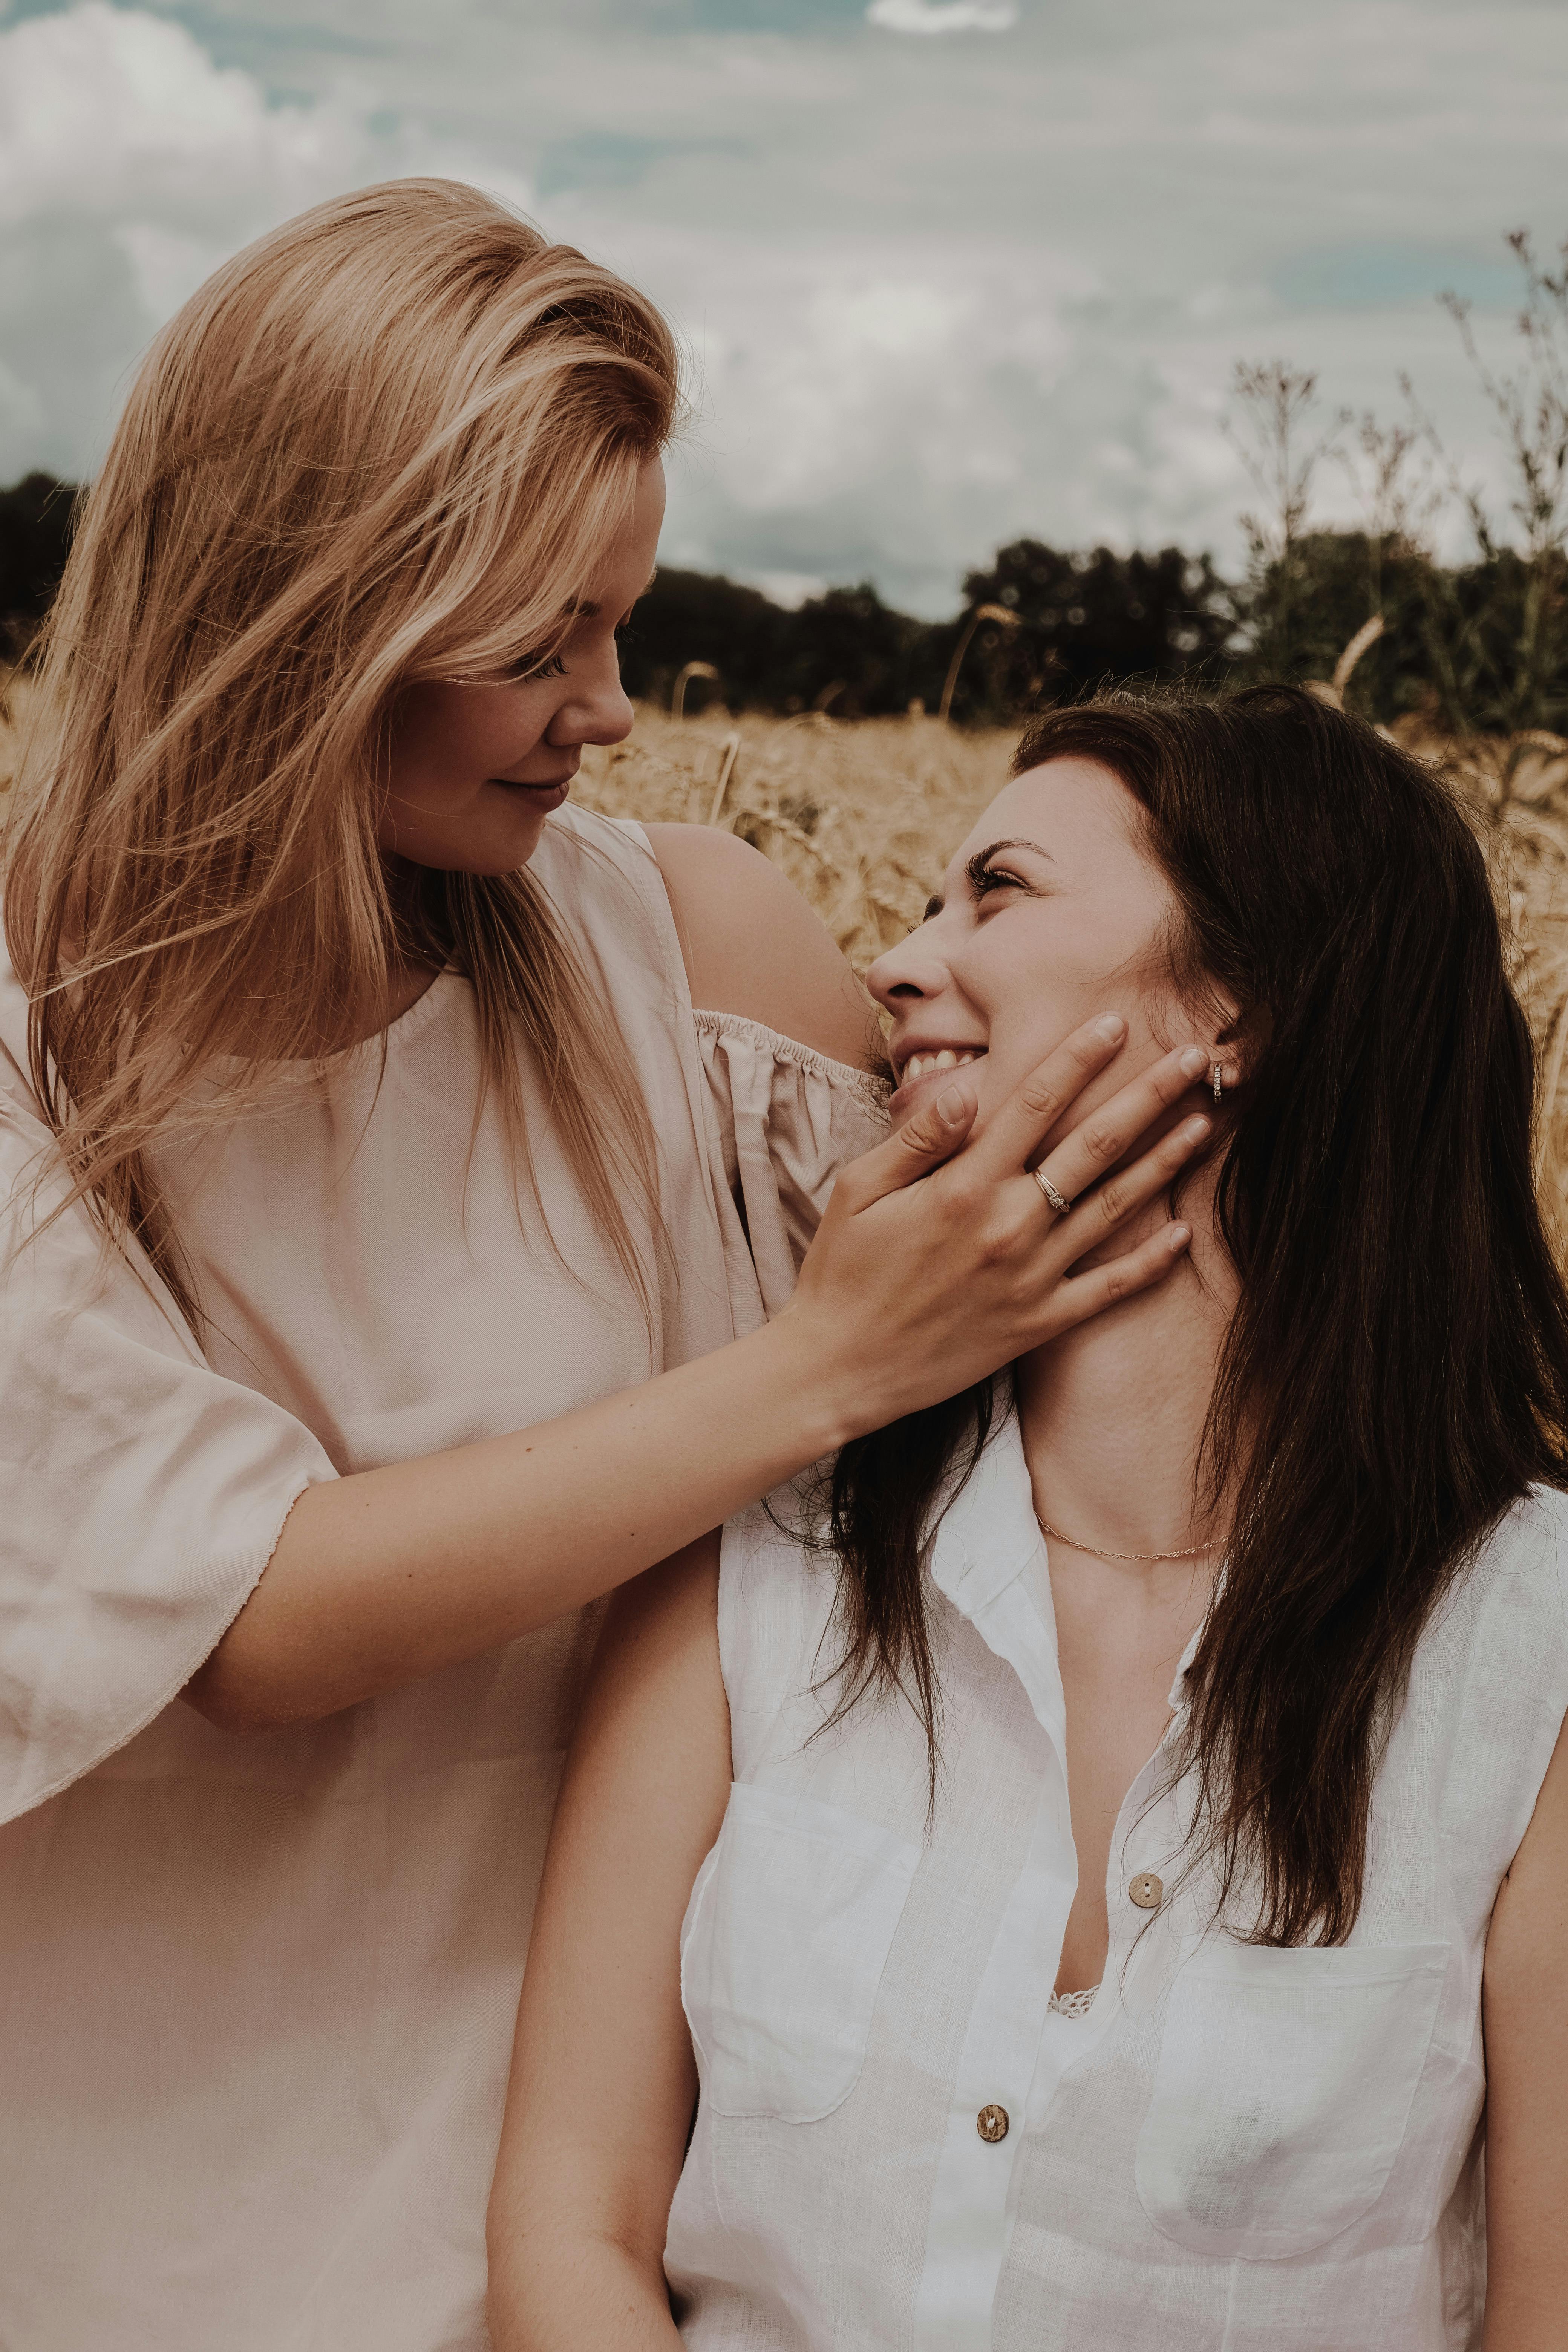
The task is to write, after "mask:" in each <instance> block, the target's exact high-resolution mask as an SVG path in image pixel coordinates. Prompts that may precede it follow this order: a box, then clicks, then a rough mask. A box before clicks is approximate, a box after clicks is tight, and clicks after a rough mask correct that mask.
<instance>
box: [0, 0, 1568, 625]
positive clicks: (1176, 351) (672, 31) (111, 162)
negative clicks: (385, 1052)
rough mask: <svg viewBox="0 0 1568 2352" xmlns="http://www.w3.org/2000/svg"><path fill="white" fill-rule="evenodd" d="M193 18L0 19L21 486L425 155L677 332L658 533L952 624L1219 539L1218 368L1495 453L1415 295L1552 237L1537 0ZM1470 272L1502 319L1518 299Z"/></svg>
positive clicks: (1544, 67)
mask: <svg viewBox="0 0 1568 2352" xmlns="http://www.w3.org/2000/svg"><path fill="white" fill-rule="evenodd" d="M163 5H169V6H171V7H172V6H173V5H174V0H142V5H136V6H112V5H108V0H76V5H69V6H67V7H62V8H57V9H56V10H55V11H54V13H52V14H47V15H42V16H37V15H35V16H30V17H29V18H27V19H26V21H25V22H22V23H19V24H16V25H13V26H9V27H8V28H5V27H4V9H5V0H0V352H4V354H5V364H6V366H7V367H8V369H9V373H0V481H4V480H6V479H10V478H14V477H15V476H16V474H17V473H19V472H22V471H24V470H26V468H27V467H30V466H33V465H37V464H40V463H41V464H47V465H51V466H53V467H55V468H56V470H58V471H61V472H67V473H75V474H79V473H80V472H81V471H82V470H84V469H86V468H89V467H90V466H91V465H92V464H93V463H94V461H95V459H96V457H97V455H98V453H99V451H100V448H101V446H102V441H103V436H104V433H105V430H106V427H107V425H108V423H109V422H110V419H111V417H112V415H113V412H114V409H115V406H116V404H117V403H118V400H119V398H120V396H121V390H122V387H123V383H124V379H125V375H126V373H127V371H128V369H129V367H130V365H131V363H132V361H133V360H134V357H135V355H136V353H137V352H138V351H139V350H140V349H141V347H142V344H143V343H144V342H145V341H146V339H147V337H148V335H149V334H150V332H151V331H152V330H153V327H154V326H155V325H156V324H157V323H158V322H159V320H161V319H162V318H163V317H164V316H165V315H166V314H167V312H168V311H169V310H171V309H172V308H174V306H175V304H177V302H178V301H179V300H180V299H183V297H184V294H185V293H186V292H187V291H188V290H189V289H190V288H191V287H192V286H194V285H195V282H196V281H197V280H198V279H199V278H200V277H201V276H202V275H203V274H204V272H205V270H206V269H207V268H210V267H211V266H212V265H213V264H214V263H215V262H216V260H218V259H219V258H220V257H223V256H224V255H226V254H227V253H229V252H232V251H233V250H234V249H235V248H236V247H237V246H239V245H241V244H243V243H244V242H245V241H246V240H247V238H249V237H251V236H255V235H256V234H258V232H259V231H261V230H262V229H264V228H266V227H268V226H270V225H271V224H272V223H273V222H275V221H277V220H279V219H281V218H283V217H285V216H287V215H289V213H291V212H295V211H298V210H300V208H302V207H303V206H304V205H308V204H310V203H311V202H313V201H315V200H316V199H317V198H318V197H320V196H321V195H323V194H329V193H331V192H333V191H335V190H336V189H339V188H344V187H350V186H353V185H356V184H363V183H364V182H365V181H368V180H373V179H380V178H385V177H391V176H394V175H395V174H396V173H403V172H409V171H436V172H447V173H451V174H452V175H453V176H456V177H461V178H465V179H470V180H473V181H475V182H476V183H478V184H479V185H481V186H486V187H489V188H491V189H493V190H495V191H496V192H497V193H498V194H501V195H503V196H504V197H506V198H508V199H509V200H510V201H511V202H513V203H515V204H519V205H521V207H522V208H523V209H534V207H533V205H531V190H532V189H534V188H537V187H541V186H542V187H547V188H549V189H550V190H551V191H552V193H551V194H550V195H549V196H548V198H547V199H544V200H542V211H543V216H544V225H545V226H547V227H548V228H549V229H550V230H551V231H552V233H553V234H555V235H558V236H563V237H567V238H569V239H570V240H571V241H572V242H574V243H575V244H578V245H581V246H583V247H584V248H585V249H586V250H588V251H590V252H592V253H595V254H596V255H599V256H600V257H603V258H605V259H606V260H608V261H610V262H611V263H612V264H613V265H614V266H616V267H618V268H623V269H624V270H626V273H627V274H628V275H629V276H631V277H632V278H635V279H637V281H638V282H639V283H641V284H643V285H645V286H646V287H647V289H648V291H649V292H650V293H651V294H653V295H654V296H655V298H656V299H658V300H660V301H661V302H663V303H664V304H665V305H666V307H667V308H668V310H669V312H670V314H671V316H672V317H673V318H674V319H675V320H676V321H677V323H678V325H679V327H680V329H681V331H683V333H684V334H685V335H686V337H687V338H688V341H689V344H690V346H691V348H692V351H693V352H694V354H695V357H696V359H697V362H698V363H699V370H700V394H701V410H702V420H701V424H700V431H699V434H698V436H697V437H696V438H695V439H694V441H693V443H692V445H691V446H690V448H689V450H688V451H687V453H686V454H685V456H684V457H683V458H682V460H681V462H680V466H679V471H678V478H677V481H676V485H675V496H674V498H673V499H672V504H671V520H670V526H669V538H668V544H667V555H668V560H669V561H670V562H691V563H696V564H700V565H702V566H704V567H709V568H718V567H720V566H726V567H729V568H731V569H734V570H736V571H738V572H742V573H744V574H746V575H747V576H750V577H752V578H756V579H759V580H765V581H769V582H772V583H774V584H776V585H778V586H779V587H781V588H782V587H785V586H788V587H789V588H790V589H791V592H792V593H803V592H804V591H805V589H808V588H809V587H810V586H811V585H812V584H814V583H820V582H823V581H825V580H833V579H837V580H845V579H857V578H862V577H866V576H870V577H873V578H875V579H877V580H878V581H879V582H880V583H881V584H882V586H883V587H884V590H885V591H886V592H887V593H890V594H892V595H894V596H896V597H898V598H900V599H903V600H905V601H907V602H909V603H910V604H915V605H918V606H919V607H921V609H925V610H937V611H940V610H942V609H943V608H944V607H948V608H951V604H952V596H953V593H954V590H955V588H956V584H957V580H958V577H959V575H960V573H961V572H962V571H963V568H964V566H965V565H966V564H968V563H975V562H984V560H986V558H987V557H988V555H989V552H990V550H991V549H992V548H993V547H994V546H995V545H996V544H997V543H998V542H999V541H1003V540H1006V539H1010V538H1015V537H1017V536H1019V535H1021V534H1022V533H1024V532H1026V531H1034V532H1037V533H1038V534H1039V535H1041V536H1044V537H1049V538H1054V539H1055V540H1057V541H1058V543H1066V544H1075V543H1081V542H1084V541H1094V540H1096V539H1101V538H1103V539H1105V540H1107V541H1110V542H1111V543H1112V544H1120V545H1123V546H1125V545H1127V544H1130V543H1131V542H1134V541H1142V542H1143V543H1144V544H1150V543H1154V544H1158V543H1161V542H1162V541H1167V540H1170V539H1179V540H1182V541H1185V542H1186V543H1188V544H1190V545H1193V546H1194V547H1197V546H1202V545H1205V544H1206V545H1209V546H1217V547H1219V549H1220V550H1221V551H1222V552H1224V553H1226V555H1230V554H1233V553H1234V551H1235V548H1236V541H1235V539H1234V536H1233V517H1234V514H1235V511H1236V509H1237V507H1238V506H1240V505H1242V504H1244V503H1245V501H1246V497H1247V490H1246V486H1245V484H1244V482H1243V481H1242V480H1241V479H1240V478H1239V469H1238V468H1237V465H1236V462H1235V460H1234V458H1233V457H1232V456H1231V454H1230V453H1229V451H1228V450H1227V449H1226V445H1225V443H1224V441H1223V439H1222V438H1221V437H1220V436H1219V433H1218V430H1217V415H1218V411H1219V408H1220V406H1221V405H1222V404H1223V400H1224V396H1225V391H1226V383H1227V381H1228V378H1229V375H1230V371H1231V366H1232V363H1233V362H1234V361H1235V360H1236V359H1237V357H1256V358H1266V357H1268V356H1271V355H1272V354H1273V353H1275V352H1283V353H1285V354H1287V355H1288V356H1289V357H1290V358H1291V359H1292V360H1294V361H1296V362H1298V363H1300V364H1303V365H1308V366H1313V365H1315V366H1317V367H1318V368H1319V369H1320V370H1321V375H1322V380H1323V390H1324V397H1325V400H1326V402H1327V404H1329V405H1330V406H1335V405H1338V404H1339V403H1340V402H1342V401H1345V402H1349V403H1351V404H1353V405H1355V406H1357V407H1358V408H1359V407H1361V406H1363V405H1368V404H1376V405H1379V406H1381V407H1383V408H1384V410H1387V409H1390V408H1393V407H1395V406H1396V405H1397V401H1398V394H1397V392H1396V390H1395V378H1396V375H1397V373H1398V371H1399V369H1400V368H1401V367H1405V366H1407V367H1409V368H1410V369H1411V370H1412V372H1413V373H1415V377H1416V379H1417V381H1418V382H1419V383H1420V384H1421V385H1422V387H1423V389H1424V391H1425V393H1426V396H1427V398H1428V401H1429V403H1430V404H1431V405H1432V406H1433V407H1434V408H1435V409H1436V411H1437V412H1438V414H1439V415H1440V416H1441V418H1442V421H1443V423H1444V425H1445V428H1446V430H1447V432H1448V434H1449V436H1450V440H1451V443H1452V445H1453V446H1454V448H1455V451H1456V454H1457V456H1458V458H1459V459H1460V461H1461V462H1462V465H1463V467H1464V470H1465V471H1466V473H1467V475H1471V474H1474V473H1476V472H1477V471H1479V470H1483V469H1484V467H1485V466H1486V464H1487V463H1488V449H1489V443H1488V441H1487V437H1486V427H1485V420H1484V418H1483V417H1482V416H1481V415H1480V413H1479V404H1477V403H1476V402H1475V400H1474V398H1473V396H1472V395H1471V392H1470V388H1469V385H1468V376H1467V372H1466V367H1465V362H1464V361H1463V358H1462V355H1461V354H1460V353H1459V352H1458V349H1457V346H1456V343H1455V341H1454V338H1453V335H1452V331H1451V329H1450V327H1449V325H1448V323H1447V320H1445V319H1444V318H1443V317H1442V315H1441V313H1439V312H1438V311H1437V310H1436V307H1435V305H1434V304H1433V302H1432V300H1431V299H1430V298H1431V296H1432V295H1433V294H1434V293H1435V292H1436V289H1437V288H1438V286H1440V285H1441V284H1443V283H1444V282H1446V281H1447V280H1448V279H1450V278H1454V277H1455V276H1456V275H1461V276H1462V275H1463V273H1464V272H1465V270H1466V269H1469V270H1471V272H1472V277H1473V275H1474V273H1475V272H1478V271H1479V272H1482V273H1484V270H1485V268H1487V267H1488V266H1489V260H1490V257H1491V256H1492V255H1493V254H1495V253H1496V252H1498V251H1499V250H1500V244H1499V239H1500V232H1501V231H1502V230H1503V229H1505V228H1506V227H1509V226H1511V225H1512V224H1513V223H1514V222H1515V221H1518V220H1531V221H1533V222H1534V223H1535V224H1536V225H1537V226H1538V228H1539V229H1540V231H1541V234H1542V239H1543V241H1545V242H1546V243H1547V244H1548V245H1549V246H1550V245H1551V244H1552V242H1554V240H1555V238H1556V237H1557V236H1561V235H1562V234H1563V230H1564V229H1568V218H1564V216H1563V209H1562V206H1563V198H1562V189H1563V161H1564V150H1565V148H1568V110H1565V109H1564V107H1563V91H1564V88H1565V86H1568V11H1564V10H1563V9H1562V8H1561V6H1560V5H1555V0H1315V5H1314V8H1313V10H1312V11H1311V12H1310V19H1311V21H1310V24H1308V23H1306V22H1305V21H1304V20H1303V19H1302V17H1301V16H1300V12H1299V11H1298V12H1297V13H1296V15H1295V16H1291V15H1290V14H1289V12H1280V11H1279V10H1271V9H1264V10H1259V9H1257V8H1255V7H1249V6H1248V5H1247V0H1186V5H1184V7H1183V8H1182V9H1181V10H1179V11H1173V10H1172V9H1171V8H1170V5H1169V0H1123V5H1121V7H1119V8H1117V9H1100V10H1095V9H1055V10H1045V9H1022V8H1019V7H1016V6H1015V5H1013V0H875V5H873V6H872V7H871V8H870V9H869V10H868V11H865V12H862V11H860V10H856V11H854V12H853V13H852V15H851V16H850V17H849V19H848V20H846V17H845V16H844V14H843V13H842V12H839V13H838V14H837V16H835V17H834V18H833V21H832V22H831V24H830V22H829V18H830V16H831V14H832V12H829V11H826V10H819V9H817V8H816V7H815V6H813V7H807V6H804V5H803V6H801V7H800V8H799V10H798V12H796V11H795V10H793V9H784V8H781V7H774V8H773V9H770V10H767V11H763V12H760V13H762V14H764V15H766V16H769V17H770V18H771V20H772V27H773V28H772V29H771V30H752V31H747V30H745V29H743V28H737V29H731V30H730V31H725V30H723V29H722V28H721V27H720V26H718V25H717V23H716V15H717V12H716V11H715V10H714V8H712V7H711V6H710V7H708V8H707V9H705V10H704V11H703V12H701V13H702V14H703V16H704V17H705V20H706V21H705V24H704V26H702V27H701V28H700V29H692V28H691V27H690V26H689V23H688V18H689V13H690V12H689V10H686V9H682V8H679V7H674V6H671V7H668V8H665V7H663V6H659V7H654V6H650V5H647V0H443V7H442V9H441V11H440V13H439V16H438V17H433V16H432V15H431V13H430V9H429V5H428V0H290V5H289V7H288V8H287V9H283V8H280V7H272V6H268V5H266V0H218V5H216V6H215V7H214V8H213V9H212V10H210V11H209V12H207V13H206V14H205V15H204V16H202V17H201V18H200V20H199V21H201V22H202V23H203V24H204V25H205V26H207V27H209V28H210V30H209V32H208V33H206V34H204V36H203V37H202V38H201V39H197V38H196V37H193V35H192V34H191V33H190V32H189V31H188V30H187V29H185V27H184V25H183V24H181V23H179V22H176V21H174V19H173V17H172V16H160V15H157V14H155V13H153V12H154V9H155V8H156V7H158V6H163ZM184 13H185V11H184V9H183V8H182V14H184ZM733 13H734V14H735V15H737V16H739V15H742V14H743V13H744V14H750V15H755V14H757V13H759V12H757V11H754V10H748V11H744V12H743V11H742V10H740V9H739V8H737V9H736V10H735V11H734V12H733ZM796 14H798V19H799V26H798V29H795V30H781V29H779V27H780V25H781V23H784V24H787V23H788V22H789V20H790V19H791V18H792V17H793V16H795V15H796ZM862 14H864V15H865V16H868V18H869V22H868V23H865V24H863V25H857V24H856V23H855V21H854V18H855V17H856V16H861V15H862ZM190 15H191V21H198V20H197V19H196V17H195V12H194V10H192V11H191V12H190ZM983 20H984V21H983ZM1004 20H1005V23H1004ZM683 24H684V25H686V26H687V28H686V29H685V30H681V29H679V27H680V26H682V25H683ZM1005 26H1013V31H1012V34H1011V37H1009V38H1008V39H1007V40H1005V42H1004V41H999V40H994V39H993V40H984V39H978V38H976V39H971V40H941V39H935V38H930V37H920V36H921V35H930V34H931V33H933V32H937V31H940V30H943V29H945V30H947V31H949V32H958V31H970V32H979V31H982V30H987V29H989V30H991V31H993V32H995V31H1000V30H1003V29H1005ZM898 33H902V34H905V35H910V36H914V37H904V38H887V37H879V36H881V35H887V34H898ZM220 42H221V47H220V48H219V49H218V53H217V55H216V56H215V54H214V53H213V48H214V45H215V44H217V43H220ZM1521 57H1525V58H1529V59H1531V71H1530V72H1529V73H1528V74H1526V75H1524V76H1521V74H1520V72H1519V69H1518V59H1519V58H1521ZM1466 282H1467V283H1468V282H1471V280H1469V279H1467V281H1466ZM1476 282H1478V283H1479V280H1477V281H1476ZM1507 299H1508V297H1507V296H1506V295H1505V296H1493V295H1489V294H1488V293H1486V292H1485V291H1484V289H1483V290H1482V291H1481V292H1480V294H1479V300H1480V303H1481V309H1480V310H1479V312H1478V319H1479V323H1480V326H1481V330H1482V331H1483V334H1484V335H1486V336H1488V337H1490V338H1492V339H1494V344H1495V341H1496V339H1500V338H1502V337H1503V336H1505V335H1506V333H1507V310H1506V307H1505V306H1506V301H1507ZM1489 303H1490V305H1491V308H1490V310H1488V305H1489ZM1325 488H1326V490H1327V491H1328V492H1329V494H1330V500H1331V501H1337V502H1338V506H1337V508H1336V507H1334V506H1333V505H1331V509H1330V510H1343V511H1346V512H1348V511H1350V509H1349V504H1348V501H1349V496H1350V494H1349V492H1348V490H1341V489H1340V488H1338V487H1337V486H1336V485H1335V484H1334V482H1333V479H1332V478H1331V477H1329V478H1326V479H1325Z"/></svg>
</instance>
